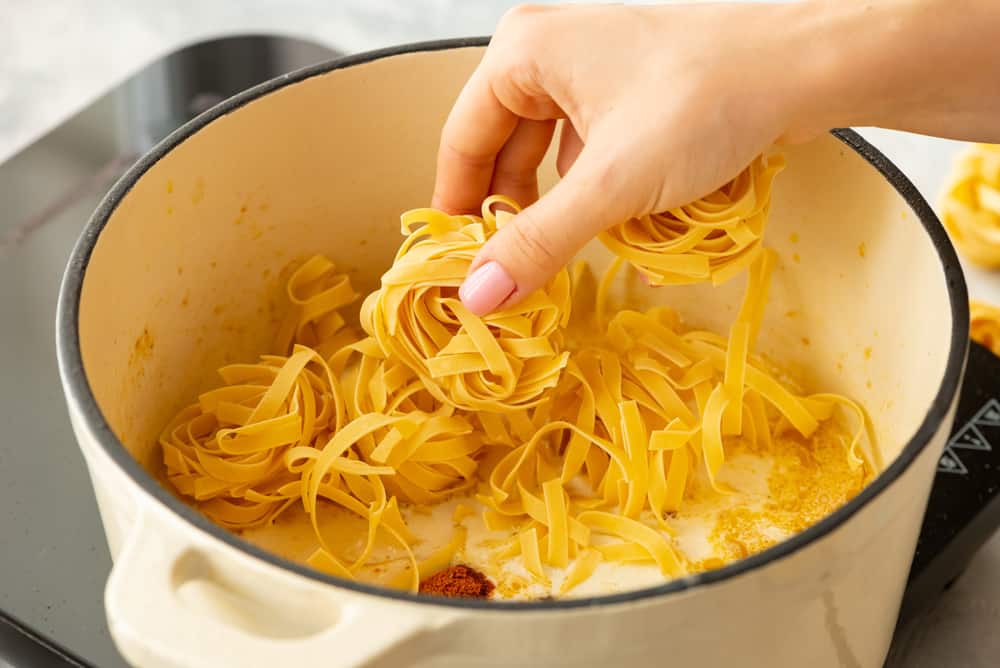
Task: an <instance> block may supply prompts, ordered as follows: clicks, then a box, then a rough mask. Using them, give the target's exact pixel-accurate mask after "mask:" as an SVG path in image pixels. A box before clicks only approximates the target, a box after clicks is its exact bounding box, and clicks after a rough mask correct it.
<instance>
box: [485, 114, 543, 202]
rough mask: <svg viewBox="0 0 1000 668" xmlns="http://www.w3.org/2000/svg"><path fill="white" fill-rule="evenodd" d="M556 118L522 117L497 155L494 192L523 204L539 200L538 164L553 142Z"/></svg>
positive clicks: (492, 189)
mask: <svg viewBox="0 0 1000 668" xmlns="http://www.w3.org/2000/svg"><path fill="white" fill-rule="evenodd" d="M554 130H555V121H532V120H527V119H521V121H520V122H519V123H518V124H517V129H515V130H514V133H513V134H512V135H511V136H510V138H509V139H508V140H507V143H506V144H505V145H504V147H503V149H501V151H500V154H499V155H498V156H497V159H496V164H495V166H494V171H493V183H492V185H491V186H490V194H500V195H506V196H507V197H510V198H511V199H513V200H514V201H515V202H517V203H518V204H520V205H521V206H522V207H524V206H528V205H529V204H531V203H533V202H534V201H535V200H537V199H538V165H539V164H541V162H542V159H543V158H544V157H545V152H546V151H547V150H548V148H549V144H550V143H551V141H552V133H553V131H554Z"/></svg>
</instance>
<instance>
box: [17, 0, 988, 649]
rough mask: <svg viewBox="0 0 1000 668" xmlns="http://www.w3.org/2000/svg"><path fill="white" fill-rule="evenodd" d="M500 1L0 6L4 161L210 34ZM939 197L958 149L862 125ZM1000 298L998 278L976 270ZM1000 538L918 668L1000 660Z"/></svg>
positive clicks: (303, 32)
mask: <svg viewBox="0 0 1000 668" xmlns="http://www.w3.org/2000/svg"><path fill="white" fill-rule="evenodd" d="M511 4H513V3H510V2H506V1H503V0H476V1H468V0H465V1H463V0H364V1H362V0H353V1H352V0H245V1H242V2H234V1H212V0H209V1H206V0H170V1H166V0H161V1H155V0H153V1H149V2H139V1H135V2H128V3H125V2H121V1H120V0H118V1H116V0H88V2H86V3H81V2H78V1H77V0H34V1H33V2H30V3H29V2H24V1H22V0H0V162H3V161H5V160H6V159H7V158H9V157H10V156H12V155H14V154H15V153H16V152H18V151H19V150H20V149H21V148H24V147H25V146H27V145H29V144H30V143H31V142H32V141H34V140H35V139H37V138H39V137H40V136H42V135H43V134H45V133H46V132H47V131H48V130H50V129H51V128H52V127H54V126H56V125H57V124H59V123H60V122H61V121H63V120H64V119H66V118H68V117H70V116H71V115H73V114H74V113H76V112H77V111H78V110H79V109H81V108H83V107H85V106H86V105H87V104H89V103H90V102H91V101H92V100H94V99H95V98H96V97H97V96H98V95H100V94H101V93H102V92H104V91H106V90H107V89H108V88H110V87H111V86H113V85H114V84H116V83H117V82H119V81H121V80H122V79H124V78H125V77H127V76H128V75H129V74H131V73H133V72H135V71H136V70H138V69H139V68H141V67H142V66H143V65H145V64H147V63H149V62H150V61H152V60H153V59H155V58H156V57H158V56H161V55H163V54H165V53H167V52H169V51H172V50H174V49H176V48H177V47H179V46H182V45H185V44H188V43H191V42H194V41H197V40H200V39H204V38H207V37H213V36H219V35H224V34H235V33H244V34H246V33H272V34H273V33H278V34H284V35H291V36H296V37H300V38H306V39H312V40H315V41H317V42H319V43H321V44H325V45H328V46H333V47H336V48H338V49H339V50H341V51H346V52H354V51H362V50H367V49H371V48H377V47H381V46H387V45H390V44H395V43H400V42H409V41H417V40H424V39H432V38H442V37H457V36H467V35H478V34H488V33H490V32H491V31H492V29H493V27H494V26H495V24H496V21H497V19H498V18H499V17H500V16H501V14H502V13H503V11H504V10H505V9H506V8H507V7H508V6H510V5H511ZM863 132H864V134H865V135H866V136H868V137H869V139H871V140H872V141H873V142H874V143H875V144H876V145H877V146H879V147H880V148H882V149H883V150H884V151H885V152H886V153H887V154H888V155H889V157H890V158H892V159H893V160H894V161H895V162H896V163H897V164H898V165H899V166H900V167H901V168H902V169H903V171H904V172H906V173H907V175H909V176H910V177H911V179H912V180H913V181H914V182H915V183H916V184H917V186H918V187H919V188H920V189H921V190H922V191H923V192H924V194H925V196H927V197H928V199H930V200H931V201H932V202H933V201H934V199H935V198H936V195H937V192H938V190H939V189H940V186H941V181H942V179H943V176H944V174H945V173H946V171H947V168H948V165H949V162H950V159H951V156H952V154H953V153H954V151H955V149H956V147H957V144H955V143H954V142H947V141H943V140H936V139H929V138H925V137H917V136H913V135H906V134H902V133H892V132H885V131H881V130H864V131H863ZM968 277H969V282H970V288H971V291H972V293H973V295H974V296H979V297H981V298H984V299H990V300H992V301H994V302H996V303H1000V279H998V278H997V277H996V276H992V275H987V274H983V273H981V272H977V271H974V270H969V271H968ZM998 625H1000V536H995V537H994V538H993V539H992V540H991V541H990V543H989V544H988V545H987V546H986V547H985V548H984V549H983V550H982V552H981V553H980V554H979V555H978V556H977V557H976V559H975V561H974V562H973V564H972V566H971V567H970V569H969V571H968V572H967V573H966V574H965V575H964V576H963V577H962V578H961V579H960V580H959V581H958V582H957V584H956V585H955V586H954V587H953V588H952V589H951V590H950V591H948V592H946V594H945V595H944V597H943V598H942V599H941V601H940V603H939V605H938V606H937V607H936V609H935V610H934V611H933V612H932V613H931V615H929V616H928V617H927V618H926V619H925V620H924V621H923V622H922V625H921V628H920V630H919V631H918V634H917V635H918V637H917V640H916V642H915V643H914V644H913V645H912V647H911V651H910V652H909V657H910V658H909V661H908V665H912V666H913V667H914V668H920V667H924V666H926V667H928V668H929V667H938V666H948V667H954V668H964V667H967V668H980V667H982V668H985V667H986V666H994V665H998V664H1000V634H996V633H995V629H996V628H997V627H998Z"/></svg>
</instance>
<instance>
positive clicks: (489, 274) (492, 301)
mask: <svg viewBox="0 0 1000 668" xmlns="http://www.w3.org/2000/svg"><path fill="white" fill-rule="evenodd" d="M516 288H517V284H515V283H514V279H513V278H511V277H510V274H508V273H507V270H506V269H504V268H503V267H501V266H500V263H499V262H494V261H490V262H487V263H486V264H484V265H483V266H481V267H479V268H478V269H476V270H475V271H474V272H472V273H471V274H470V275H469V276H467V277H466V278H465V282H464V283H462V287H460V288H459V289H458V296H459V298H460V299H461V300H462V303H463V304H465V308H467V309H469V310H470V311H471V312H472V313H474V314H475V315H486V314H487V313H490V312H491V311H493V309H495V308H496V307H497V306H500V304H502V303H504V302H505V301H506V300H507V298H508V297H510V296H511V294H513V293H514V290H515V289H516Z"/></svg>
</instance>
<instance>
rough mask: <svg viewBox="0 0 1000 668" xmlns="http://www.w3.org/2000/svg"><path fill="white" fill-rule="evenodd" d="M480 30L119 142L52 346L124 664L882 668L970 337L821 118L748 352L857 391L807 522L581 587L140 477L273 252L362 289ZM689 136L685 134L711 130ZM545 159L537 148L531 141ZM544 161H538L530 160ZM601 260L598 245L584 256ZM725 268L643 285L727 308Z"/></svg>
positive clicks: (361, 60)
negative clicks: (871, 454) (124, 163)
mask: <svg viewBox="0 0 1000 668" xmlns="http://www.w3.org/2000/svg"><path fill="white" fill-rule="evenodd" d="M485 44H486V42H485V40H478V39H476V40H456V41H446V42H434V43H426V44H417V45H411V46H404V47H399V48H394V49H388V50H383V51H376V52H371V53H366V54H361V55H355V56H351V57H348V58H342V59H338V60H335V61H332V62H329V63H326V64H323V65H320V66H316V67H312V68H309V69H305V70H301V71H299V72H296V73H294V74H291V75H288V76H284V77H280V78H278V79H275V80H273V81H271V82H269V83H266V84H263V85H260V86H257V87H255V88H252V89H250V90H248V91H246V92H245V93H243V94H241V95H238V96H236V97H234V98H232V99H230V100H228V101H226V102H224V103H222V104H221V105H219V106H217V107H215V108H213V109H212V110H210V111H208V112H207V113H205V114H203V115H201V116H199V117H198V118H197V119H195V120H194V121H192V122H190V123H188V124H187V125H185V126H184V127H182V128H181V129H180V130H178V131H176V132H175V133H173V134H172V135H170V136H169V137H168V138H167V139H166V140H164V141H163V142H162V143H160V144H159V145H158V146H156V148H154V149H153V150H152V151H151V152H150V153H149V154H147V155H146V156H145V157H144V158H142V159H141V160H140V161H139V162H138V163H137V164H136V165H135V166H134V167H133V168H132V169H131V170H130V171H129V172H128V173H127V174H126V175H125V176H124V177H123V178H122V180H121V181H120V182H119V183H118V184H117V185H116V186H115V187H114V189H113V190H112V191H111V193H110V194H109V195H108V196H107V197H106V198H105V200H104V201H103V203H102V204H101V205H100V207H99V208H98V210H97V212H96V213H95V214H94V216H93V218H92V219H91V220H90V222H89V223H88V225H87V227H86V229H85V230H84V232H83V235H82V237H81V239H80V241H79V243H78V244H77V246H76V249H75V250H74V252H73V255H72V257H71V259H70V262H69V266H68V268H67V271H66V275H65V279H64V282H63V285H62V291H61V295H60V301H59V312H58V316H57V317H58V349H59V350H58V352H59V363H60V370H61V375H62V381H63V385H64V388H65V393H66V398H67V402H68V405H69V413H70V416H71V419H72V423H73V428H74V430H75V434H76V436H77V438H78V440H79V443H80V448H81V450H82V451H83V454H84V456H85V459H86V462H87V466H88V469H89V472H90V476H91V479H92V481H93V486H94V490H95V493H96V496H97V500H98V504H99V507H100V510H101V516H102V519H103V522H104V527H105V531H106V533H107V538H108V543H109V545H110V548H111V552H112V554H113V556H114V560H115V564H114V568H113V571H112V573H111V576H110V578H109V580H108V584H107V590H106V608H107V614H108V619H109V623H110V628H111V633H112V635H113V637H114V640H115V642H116V643H117V645H118V647H119V648H120V650H121V652H122V654H123V655H124V656H125V657H126V658H127V659H128V660H129V661H130V662H132V663H133V664H135V665H139V666H155V667H166V666H211V667H212V668H220V667H223V666H274V665H281V666H293V665H324V666H366V665H379V666H509V665H567V666H568V665H573V666H591V665H593V666H606V665H660V664H663V663H666V662H670V663H672V664H674V665H680V666H687V665H705V666H725V665H740V666H743V667H745V668H752V667H757V666H760V667H764V666H767V667H776V666H803V665H812V666H866V667H867V666H879V665H881V663H882V661H883V659H884V657H885V655H886V652H887V649H888V647H889V643H890V639H891V636H892V630H893V626H894V623H895V619H896V615H897V612H898V609H899V603H900V598H901V595H902V592H903V587H904V584H905V582H906V577H907V572H908V570H909V565H910V561H911V559H912V557H913V550H914V545H915V542H916V539H917V533H918V530H919V527H920V523H921V519H922V517H923V511H924V507H925V504H926V501H927V497H928V494H929V490H930V486H931V480H932V477H933V475H934V469H935V465H936V463H937V460H938V457H939V455H940V453H941V451H942V448H943V447H944V444H945V440H946V437H947V434H948V431H949V428H950V426H951V422H952V419H953V415H954V410H955V405H956V399H957V396H958V391H959V386H960V383H961V377H962V371H963V365H964V363H965V356H966V351H967V347H968V338H967V332H968V307H967V295H966V289H965V283H964V281H963V277H962V273H961V270H960V268H959V265H958V261H957V259H956V257H955V253H954V251H953V249H952V247H951V245H950V243H949V241H948V239H947V237H946V235H945V232H944V230H943V229H942V227H941V225H940V223H939V222H938V220H937V218H936V217H935V215H934V213H933V212H932V211H931V209H930V208H929V207H928V206H927V204H926V203H925V202H924V201H923V199H922V198H921V197H920V195H919V194H918V192H917V191H916V189H915V188H914V187H913V186H912V185H911V184H910V183H909V182H908V181H907V179H906V178H905V177H904V176H903V175H902V174H901V173H900V172H899V171H898V170H897V169H896V168H895V167H894V166H893V165H892V164H891V163H890V162H889V161H888V160H886V159H885V158H884V157H883V156H882V155H881V154H879V152H878V151H876V150H875V149H874V148H873V147H872V146H870V145H868V144H867V143H866V142H865V141H864V140H862V139H861V138H860V137H859V136H858V135H857V134H855V133H853V132H851V131H847V130H843V131H836V132H834V133H832V134H830V135H828V136H824V137H822V138H820V139H818V140H816V141H814V142H812V143H810V144H807V145H803V146H798V147H794V148H790V149H788V151H787V159H788V168H787V169H786V171H785V172H784V173H783V174H782V175H781V177H780V180H779V182H778V185H777V188H776V191H775V195H774V201H773V208H772V215H771V222H770V226H769V229H768V233H767V240H768V244H769V245H771V246H773V247H774V248H775V249H776V250H777V251H778V252H779V253H780V256H781V258H782V259H781V261H780V266H779V269H778V270H777V271H776V272H775V277H774V283H773V286H772V289H771V299H770V305H769V308H768V311H767V316H766V320H765V323H764V325H763V328H762V333H761V342H762V346H761V349H762V352H764V353H765V354H768V355H771V356H773V357H774V358H775V359H778V360H781V361H782V364H783V365H784V366H786V367H787V368H789V369H792V370H794V371H795V372H796V373H797V374H798V375H800V376H801V378H802V380H803V381H804V382H805V383H806V384H807V386H810V387H817V388H824V389H829V390H831V391H836V392H841V393H843V394H846V395H849V396H851V397H854V398H856V399H858V400H860V401H861V402H862V403H863V404H864V405H865V406H866V407H867V408H868V410H869V412H870V413H871V415H872V418H873V421H874V424H875V425H876V430H877V433H878V437H879V447H880V449H881V453H882V456H883V458H884V461H885V467H884V469H883V470H882V472H881V473H880V474H879V475H878V477H877V478H876V479H875V480H874V481H873V482H872V483H871V484H870V485H869V486H868V487H867V488H865V489H864V490H863V491H862V492H861V493H860V494H859V495H858V496H857V497H855V498H854V499H853V500H851V501H850V502H849V503H847V504H846V505H845V506H843V507H841V508H840V509H839V510H837V511H836V512H834V513H833V514H831V515H830V516H828V517H826V518H825V519H823V520H822V521H820V522H819V523H818V524H816V525H814V526H812V527H811V528H809V529H808V530H806V531H804V532H802V533H800V534H798V535H795V536H794V537H792V538H791V539H789V540H787V541H785V542H782V543H780V544H778V545H776V546H775V547H773V548H771V549H768V550H767V551H765V552H763V553H760V554H757V555H754V556H752V557H750V558H747V559H744V560H742V561H739V562H736V563H733V564H730V565H728V566H726V567H724V568H720V569H718V570H714V571H709V572H706V573H700V574H696V575H691V576H688V577H683V578H680V579H677V580H673V581H670V582H666V583H664V584H662V585H660V586H656V587H652V588H646V589H641V590H636V591H624V592H620V593H615V594H611V595H606V596H600V597H596V598H584V599H565V600H552V601H532V602H493V601H476V600H456V599H440V598H427V597H419V596H415V595H411V594H408V593H401V592H398V591H393V590H387V589H382V588H378V587H374V586H370V585H366V584H361V583H357V582H349V581H345V580H343V579H339V578H336V577H332V576H327V575H324V574H321V573H318V572H316V571H313V570H311V569H309V568H307V567H304V566H302V565H299V564H297V563H292V562H290V561H287V560H285V559H282V558H280V557H278V556H275V555H273V554H270V553H268V552H265V551H263V550H261V549H259V548H257V547H254V546H252V545H250V544H248V543H246V542H244V541H243V540H241V539H240V538H239V537H237V536H235V535H233V534H231V533H229V532H227V531H225V530H223V529H221V528H219V527H217V526H215V525H213V524H212V523H210V522H209V521H208V520H206V519H205V518H204V517H202V516H201V515H200V514H198V513H197V512H195V511H194V510H192V509H191V508H189V507H188V506H187V505H185V504H184V503H183V502H181V501H180V500H178V499H177V498H175V497H174V496H173V495H172V494H171V492H170V491H168V490H167V489H166V488H165V487H163V486H162V485H161V484H160V483H159V482H158V480H157V479H158V476H160V474H161V471H160V469H159V453H158V450H157V446H156V442H157V436H158V434H159V431H160V429H161V428H162V426H163V425H164V424H165V423H166V421H167V420H168V419H169V418H170V417H171V416H172V414H173V413H174V412H175V410H176V409H177V408H178V407H179V406H180V405H182V403H183V402H184V401H185V399H187V398H189V397H191V396H193V395H194V393H195V392H197V391H198V390H199V389H204V388H205V387H206V383H208V382H211V380H212V379H213V378H214V370H215V369H216V368H217V367H219V366H220V365H222V364H224V363H227V362H232V361H236V360H246V359H255V357H256V355H257V354H258V353H259V352H260V351H262V350H264V349H265V348H266V344H267V343H268V339H269V337H270V334H271V330H270V327H269V326H267V323H268V315H269V310H268V309H269V304H270V303H271V302H270V296H273V295H274V294H276V290H278V289H280V287H281V286H280V283H279V280H278V276H279V274H280V270H281V269H282V268H283V267H285V266H287V264H288V262H289V261H291V260H292V259H295V258H301V257H304V256H308V255H311V254H313V253H316V252H322V253H325V254H326V255H328V256H329V257H330V258H331V259H333V260H334V261H335V262H336V263H337V265H338V267H339V268H340V269H348V270H350V271H351V273H352V280H353V281H354V283H355V285H356V287H357V288H358V290H359V291H360V292H362V293H366V292H367V291H369V290H371V289H373V288H374V287H375V286H376V285H377V282H378V279H379V276H380V275H381V272H382V271H384V269H385V268H387V267H388V266H389V264H390V262H391V258H392V256H393V253H394V251H395V249H396V247H397V245H398V243H399V241H400V239H401V238H400V237H399V236H398V216H399V213H400V212H401V211H403V210H406V209H409V208H412V207H416V206H423V205H426V203H427V197H428V196H429V194H430V190H431V185H432V179H433V173H434V156H435V151H436V143H437V139H438V135H439V131H440V128H441V125H442V123H443V121H444V118H445V116H446V114H447V112H448V110H449V107H450V105H451V103H452V101H453V100H454V98H455V96H456V94H457V93H458V91H459V89H460V87H461V86H462V84H463V83H464V81H465V79H466V78H467V77H468V75H469V74H470V72H471V71H472V69H473V68H474V67H475V65H476V64H477V62H478V61H479V59H480V58H481V56H482V54H483V50H484V48H485ZM708 148H709V147H706V149H708ZM551 157H552V156H550V158H551ZM542 176H543V181H544V182H545V184H546V185H551V183H552V182H553V181H554V179H555V172H554V169H553V160H551V159H549V160H548V161H547V162H546V164H545V165H544V166H543V168H542ZM583 255H584V256H585V257H586V258H587V259H589V260H590V261H591V262H592V263H593V264H594V265H596V266H597V267H598V268H600V267H601V266H604V265H606V264H607V262H608V257H607V253H606V252H605V251H603V250H602V249H601V247H600V246H599V245H597V244H593V245H591V246H590V247H589V248H588V249H587V250H586V251H585V252H584V254H583ZM741 293H742V279H741V280H737V281H731V284H729V285H726V286H724V287H721V288H712V287H710V286H694V287H684V288H665V289H663V290H660V291H650V292H649V294H648V295H646V297H647V299H648V300H650V301H660V302H664V301H666V302H669V303H670V304H671V305H672V306H675V307H676V308H677V309H678V310H679V311H680V312H681V313H682V314H684V315H685V317H686V318H687V319H689V320H691V321H694V322H696V323H698V324H700V325H705V326H708V327H712V328H715V329H716V330H719V331H724V329H725V327H727V325H728V323H729V322H730V321H731V319H732V317H733V314H734V312H735V308H736V306H737V305H738V303H739V299H740V296H741Z"/></svg>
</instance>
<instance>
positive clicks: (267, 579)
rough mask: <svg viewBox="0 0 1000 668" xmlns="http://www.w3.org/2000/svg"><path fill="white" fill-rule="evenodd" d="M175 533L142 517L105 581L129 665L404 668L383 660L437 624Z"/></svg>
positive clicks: (146, 514)
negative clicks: (368, 667)
mask: <svg viewBox="0 0 1000 668" xmlns="http://www.w3.org/2000/svg"><path fill="white" fill-rule="evenodd" d="M175 524H176V520H174V518H168V519H161V518H160V517H158V516H157V513H156V511H155V510H153V509H144V510H142V511H141V512H140V513H139V517H138V518H137V521H136V524H135V526H134V527H133V528H132V530H131V533H130V534H129V536H128V538H127V540H126V542H125V545H124V546H123V548H122V550H121V552H120V554H119V555H118V558H117V560H116V561H115V564H114V567H113V568H112V571H111V576H110V577H109V579H108V584H107V589H106V590H105V607H106V610H107V616H108V623H109V627H110V629H111V634H112V636H113V637H114V639H115V642H116V644H117V645H118V649H119V650H120V651H121V652H122V654H123V655H124V656H125V658H126V659H127V660H128V661H129V662H130V663H131V664H133V665H136V666H142V667H143V668H147V667H148V668H181V667H182V666H183V667H184V668H190V667H193V666H205V667H211V668H224V667H226V666H239V667H240V668H246V667H248V666H308V665H315V664H317V663H322V665H324V666H345V667H346V666H366V665H371V664H372V663H373V662H375V661H376V660H377V661H378V662H379V665H380V666H383V665H386V666H393V665H409V664H410V663H411V662H412V660H413V654H412V653H408V656H407V657H405V659H403V658H396V659H395V660H393V658H392V656H396V657H399V654H398V653H393V655H392V656H386V654H387V652H389V650H391V649H394V648H397V649H398V648H399V646H400V645H401V644H403V643H404V642H406V641H408V640H413V639H415V638H416V637H417V636H419V635H420V634H421V632H423V631H426V630H429V627H430V626H431V625H432V624H433V623H435V622H437V623H443V621H444V619H443V618H442V616H440V614H439V615H438V616H434V615H431V614H427V613H428V611H427V610H418V609H416V606H415V605H414V604H412V603H406V602H401V601H400V602H397V601H384V600H380V599H379V598H378V597H376V596H372V595H368V594H360V593H354V592H351V591H347V590H341V589H337V588H335V587H332V586H329V585H319V584H318V583H316V582H314V581H310V580H309V579H308V578H305V577H302V576H300V575H296V574H294V573H290V572H286V571H281V570H278V569H276V568H275V567H274V566H272V565H270V564H266V563H265V562H262V561H260V560H258V559H255V558H252V557H250V556H248V555H244V554H239V553H236V554H233V555H221V556H220V555H219V550H218V549H217V547H216V546H214V545H213V546H212V548H213V549H212V550H211V551H210V550H209V549H205V548H204V547H200V546H199V545H198V544H197V543H196V539H198V538H201V539H202V540H203V542H204V543H207V542H208V541H209V540H211V539H210V538H206V537H205V536H201V535H195V536H192V535H191V533H192V532H191V531H183V532H182V531H181V530H180V529H179V528H177V527H175V526H174V525H175ZM227 549H228V547H227ZM227 565H228V567H227ZM437 612H439V613H441V611H440V610H439V611H437ZM444 614H447V613H444Z"/></svg>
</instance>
